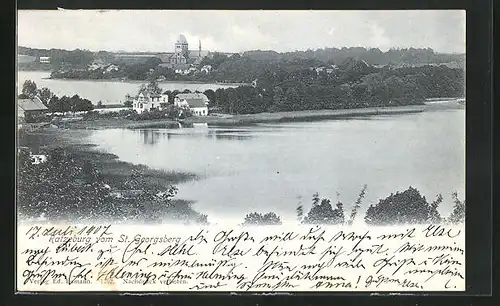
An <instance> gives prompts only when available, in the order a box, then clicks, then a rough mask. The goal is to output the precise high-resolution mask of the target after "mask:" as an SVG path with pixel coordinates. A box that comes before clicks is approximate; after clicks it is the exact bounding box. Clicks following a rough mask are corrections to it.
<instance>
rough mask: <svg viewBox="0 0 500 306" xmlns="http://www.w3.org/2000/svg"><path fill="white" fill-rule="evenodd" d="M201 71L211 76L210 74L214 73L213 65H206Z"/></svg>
mask: <svg viewBox="0 0 500 306" xmlns="http://www.w3.org/2000/svg"><path fill="white" fill-rule="evenodd" d="M200 71H201V72H205V73H206V74H210V72H212V65H205V66H203V67H201V69H200Z"/></svg>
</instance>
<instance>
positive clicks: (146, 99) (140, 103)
mask: <svg viewBox="0 0 500 306" xmlns="http://www.w3.org/2000/svg"><path fill="white" fill-rule="evenodd" d="M166 103H168V95H166V94H153V93H149V92H141V93H139V94H138V95H137V97H135V99H134V101H133V103H132V109H133V110H135V111H136V112H137V113H138V114H141V113H142V112H144V111H151V110H153V109H162V105H164V104H166Z"/></svg>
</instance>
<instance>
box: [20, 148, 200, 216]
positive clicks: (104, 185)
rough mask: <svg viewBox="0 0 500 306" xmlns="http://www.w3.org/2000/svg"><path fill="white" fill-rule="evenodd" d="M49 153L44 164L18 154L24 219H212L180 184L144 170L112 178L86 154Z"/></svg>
mask: <svg viewBox="0 0 500 306" xmlns="http://www.w3.org/2000/svg"><path fill="white" fill-rule="evenodd" d="M45 153H46V154H47V161H46V162H44V163H40V164H33V163H32V161H31V158H30V153H29V151H27V150H20V151H19V153H18V181H17V188H18V189H17V190H18V198H17V201H18V209H19V214H20V216H21V218H38V217H40V216H45V217H46V218H47V219H49V220H51V221H54V220H65V221H67V220H74V218H75V217H77V218H79V220H80V221H83V220H94V221H95V220H96V219H97V220H100V219H101V218H103V217H105V218H110V219H113V220H116V221H119V220H137V221H144V222H151V221H159V220H162V219H163V218H170V219H173V220H178V221H182V222H195V223H202V224H203V223H207V216H206V215H203V214H200V213H198V212H196V211H194V210H193V209H192V208H191V207H190V203H186V202H184V201H179V200H175V199H174V197H175V195H176V194H177V188H176V187H175V186H173V185H167V186H156V185H154V184H151V183H150V182H149V178H148V175H147V174H145V173H144V172H143V171H140V170H132V171H131V172H130V173H129V174H128V176H126V177H125V179H124V180H123V181H120V180H117V179H116V178H115V177H111V178H109V177H108V178H107V179H106V178H105V177H104V176H103V173H102V171H101V169H100V168H99V165H98V164H97V163H96V162H95V161H94V160H93V159H92V158H90V156H85V153H82V152H75V151H73V150H71V149H66V148H54V149H50V150H49V151H47V152H45ZM111 186H113V187H111ZM117 193H119V194H120V195H121V196H117Z"/></svg>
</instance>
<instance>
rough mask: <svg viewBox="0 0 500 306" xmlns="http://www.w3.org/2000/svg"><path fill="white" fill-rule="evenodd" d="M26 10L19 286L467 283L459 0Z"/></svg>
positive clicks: (387, 288)
mask: <svg viewBox="0 0 500 306" xmlns="http://www.w3.org/2000/svg"><path fill="white" fill-rule="evenodd" d="M17 20H18V24H17V92H18V96H17V99H16V105H17V106H16V109H17V114H16V118H17V175H16V176H17V203H16V209H17V231H16V232H17V237H16V239H17V256H16V257H17V259H16V271H17V274H16V285H17V291H18V292H21V293H22V292H49V291H50V292H68V291H78V292H95V291H112V292H160V293H161V292H186V291H190V292H191V291H192V292H194V291H202V292H237V293H243V292H282V293H283V292H343V291H344V292H346V291H349V292H386V293H387V292H426V291H443V292H452V291H454V292H456V291H464V290H465V287H466V286H465V284H466V274H465V271H466V262H465V250H466V248H465V232H466V228H465V222H464V221H465V211H466V207H465V108H466V99H465V89H466V86H465V75H466V69H465V61H466V54H465V11H463V10H425V11H419V10H407V11H401V10H398V11H328V10H322V11H315V10H307V11H286V10H282V11H270V10H259V11H231V10H225V11H222V10H221V11H216V10H176V11H174V10H54V11H31V10H19V11H18V12H17ZM424 21H425V22H424Z"/></svg>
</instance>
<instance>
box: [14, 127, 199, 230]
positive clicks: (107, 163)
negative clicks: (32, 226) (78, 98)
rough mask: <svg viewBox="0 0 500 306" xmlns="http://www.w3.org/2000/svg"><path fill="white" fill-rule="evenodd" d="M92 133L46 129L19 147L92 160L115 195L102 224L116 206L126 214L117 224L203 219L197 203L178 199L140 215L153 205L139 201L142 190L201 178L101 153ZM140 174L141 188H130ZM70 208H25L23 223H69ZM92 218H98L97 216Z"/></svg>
mask: <svg viewBox="0 0 500 306" xmlns="http://www.w3.org/2000/svg"><path fill="white" fill-rule="evenodd" d="M88 133H89V131H84V130H61V129H54V128H43V129H40V130H37V131H33V132H29V133H25V134H23V135H20V136H19V143H18V146H19V147H27V148H29V149H30V151H31V152H32V153H33V154H47V153H49V152H51V151H52V150H53V149H62V150H63V151H64V152H66V153H68V154H70V155H71V156H72V157H71V158H72V161H73V162H74V163H76V164H81V163H82V162H84V161H90V162H91V164H92V165H93V166H94V167H95V169H96V170H97V171H98V173H99V175H100V179H99V180H100V182H101V183H102V184H106V185H107V186H108V188H109V192H110V193H109V195H110V196H111V195H114V196H113V197H114V198H113V199H112V200H110V201H111V202H109V203H107V204H106V206H105V207H100V209H101V210H102V211H103V212H102V215H103V216H104V219H103V220H102V221H104V222H108V221H106V220H107V219H106V217H105V216H106V215H107V214H108V215H109V213H111V212H110V211H109V209H111V208H113V207H120V209H119V210H120V211H122V210H123V211H124V213H123V214H122V215H120V216H119V218H118V219H113V222H117V223H121V222H130V221H133V222H139V223H142V222H150V223H158V222H159V223H163V222H168V223H172V222H173V223H175V222H188V223H189V222H195V223H196V222H197V221H196V220H199V218H202V217H203V215H202V214H201V213H199V212H198V211H196V210H195V209H194V208H193V207H192V206H193V204H195V202H194V201H191V200H185V199H182V198H177V197H174V198H173V199H172V200H171V202H170V205H169V206H166V207H164V209H159V210H158V209H153V210H148V209H146V210H145V211H143V212H142V213H137V207H142V206H145V207H148V205H153V204H152V203H153V202H151V200H146V199H142V198H140V197H139V198H135V197H136V196H137V192H138V191H139V193H140V191H145V190H149V191H154V190H165V188H167V186H178V185H179V184H182V183H185V182H189V181H193V180H198V179H201V177H200V176H198V175H197V174H195V173H190V172H174V171H165V170H157V169H153V168H151V167H148V166H146V165H143V164H132V163H129V162H125V161H122V160H120V159H119V158H118V156H117V155H116V154H112V153H108V152H104V151H102V150H99V148H98V147H97V146H96V145H94V144H91V143H90V142H89V141H88V140H87V139H86V136H88V135H89V134H88ZM137 175H139V177H140V178H139V181H138V182H140V184H141V188H140V189H137V188H134V187H132V186H130V180H131V178H132V177H134V176H137ZM72 183H74V182H72ZM116 195H118V196H116ZM131 196H132V198H131ZM56 202H57V201H56ZM158 204H161V203H158ZM137 205H139V206H137ZM160 206H161V205H160ZM68 209H69V210H71V209H74V207H73V208H67V207H64V208H62V207H59V206H56V207H37V206H31V205H27V206H22V207H20V211H19V213H20V221H23V222H31V221H33V220H38V218H41V217H42V215H46V217H47V219H46V221H48V222H56V223H57V222H60V221H61V220H62V221H68V219H67V218H68V216H67V214H66V215H65V214H62V215H61V213H60V211H66V212H67V211H68ZM105 212H106V213H105ZM70 216H76V214H75V213H71V214H70ZM122 217H123V218H122ZM92 218H94V219H95V216H94V217H92ZM94 219H92V220H94ZM134 220H135V221H134ZM38 222H39V221H38Z"/></svg>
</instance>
